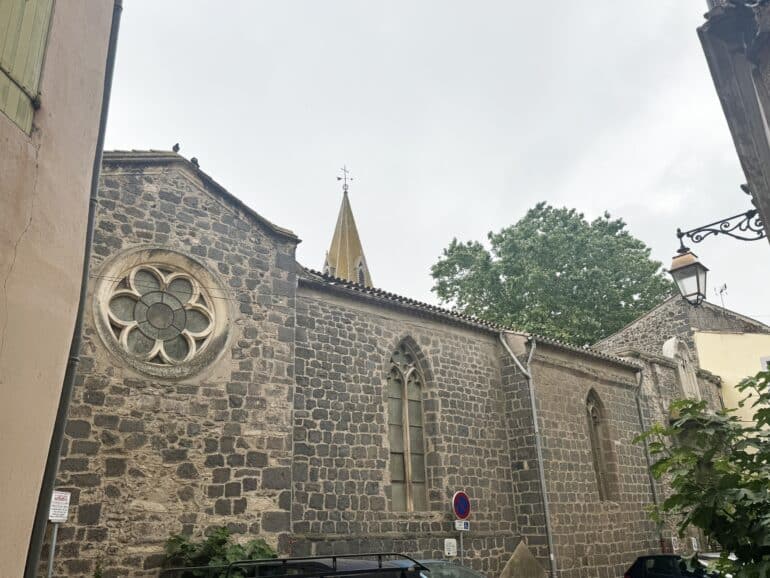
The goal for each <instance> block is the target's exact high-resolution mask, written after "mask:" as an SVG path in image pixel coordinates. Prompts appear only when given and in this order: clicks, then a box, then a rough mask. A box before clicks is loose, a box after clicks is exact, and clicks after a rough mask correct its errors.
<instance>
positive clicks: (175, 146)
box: [171, 143, 179, 153]
mask: <svg viewBox="0 0 770 578" xmlns="http://www.w3.org/2000/svg"><path fill="white" fill-rule="evenodd" d="M171 150H172V151H174V152H175V153H178V152H179V143H176V144H175V145H174V146H172V147H171Z"/></svg>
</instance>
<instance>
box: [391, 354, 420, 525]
mask: <svg viewBox="0 0 770 578" xmlns="http://www.w3.org/2000/svg"><path fill="white" fill-rule="evenodd" d="M422 384H423V379H422V375H421V374H420V371H419V369H418V368H417V364H416V363H415V359H414V355H413V354H412V353H411V352H410V351H409V349H408V348H407V346H406V344H404V343H402V344H401V345H399V347H398V349H396V351H394V352H393V355H392V356H391V358H390V370H389V372H388V440H389V441H390V494H389V497H390V509H391V510H394V511H404V512H413V511H420V510H427V509H428V492H427V489H426V483H425V481H426V477H425V442H424V441H423V427H422Z"/></svg>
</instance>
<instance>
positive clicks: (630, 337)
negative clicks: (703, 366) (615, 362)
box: [594, 297, 770, 360]
mask: <svg viewBox="0 0 770 578" xmlns="http://www.w3.org/2000/svg"><path fill="white" fill-rule="evenodd" d="M696 330H703V331H725V332H735V333H769V332H770V327H768V326H766V325H764V324H762V323H760V322H758V321H754V320H753V319H749V318H746V317H742V316H740V315H737V314H736V313H733V312H732V311H729V310H727V309H722V308H721V307H717V306H715V305H712V304H710V303H703V304H702V305H700V306H698V307H693V306H692V305H690V304H689V303H687V302H686V301H685V300H684V299H682V298H680V297H672V298H671V299H669V300H667V301H665V302H664V303H663V304H661V305H659V306H658V307H656V308H655V309H653V310H652V311H650V312H649V313H647V314H646V315H644V316H643V317H640V318H639V319H637V320H636V321H634V322H633V323H631V324H629V325H627V326H626V327H624V328H623V329H621V330H620V331H618V332H617V333H615V334H614V335H610V336H609V337H607V338H606V339H603V340H601V341H599V342H598V343H597V344H596V345H595V346H594V347H595V348H596V349H599V350H600V351H608V352H616V351H622V350H627V349H639V350H641V351H644V352H646V353H650V354H652V355H660V354H661V351H662V348H663V344H664V343H665V342H666V341H668V340H669V339H670V338H671V337H679V338H680V339H682V340H684V342H685V343H686V344H687V346H688V347H689V349H690V352H691V353H692V355H693V357H694V358H695V359H696V360H697V355H698V352H697V348H696V347H695V339H694V332H695V331H696Z"/></svg>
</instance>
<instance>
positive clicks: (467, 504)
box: [452, 492, 471, 520]
mask: <svg viewBox="0 0 770 578" xmlns="http://www.w3.org/2000/svg"><path fill="white" fill-rule="evenodd" d="M452 509H453V510H454V512H455V516H457V517H458V519H460V520H464V519H465V518H467V517H468V516H470V515H471V499H470V498H469V497H468V494H466V493H465V492H455V495H454V496H452Z"/></svg>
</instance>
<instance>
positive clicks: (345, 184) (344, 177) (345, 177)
mask: <svg viewBox="0 0 770 578" xmlns="http://www.w3.org/2000/svg"><path fill="white" fill-rule="evenodd" d="M340 170H341V171H342V176H341V177H337V180H338V181H343V183H342V190H343V191H344V192H346V193H347V192H348V181H352V180H353V177H349V176H348V173H349V172H350V171H349V170H348V167H347V165H343V166H342V168H341V169H340Z"/></svg>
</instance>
